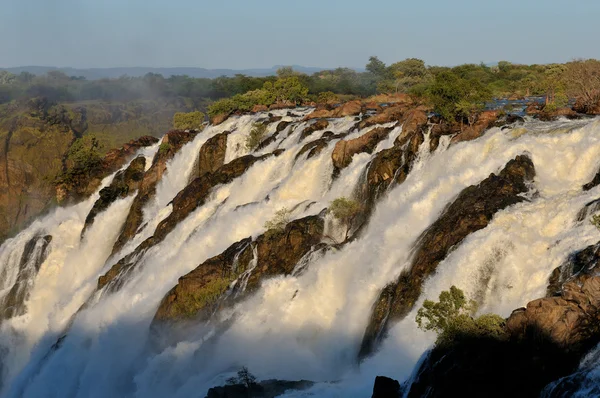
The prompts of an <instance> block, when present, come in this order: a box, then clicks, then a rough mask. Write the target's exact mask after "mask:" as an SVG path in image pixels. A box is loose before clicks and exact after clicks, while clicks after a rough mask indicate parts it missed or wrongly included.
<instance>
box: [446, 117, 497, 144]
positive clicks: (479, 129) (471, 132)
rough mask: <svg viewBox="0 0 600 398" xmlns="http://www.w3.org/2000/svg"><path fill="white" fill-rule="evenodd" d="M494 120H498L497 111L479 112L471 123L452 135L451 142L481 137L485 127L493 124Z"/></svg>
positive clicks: (487, 127)
mask: <svg viewBox="0 0 600 398" xmlns="http://www.w3.org/2000/svg"><path fill="white" fill-rule="evenodd" d="M496 120H498V111H483V112H481V113H480V114H479V116H478V117H477V120H476V121H475V123H473V125H471V126H467V127H465V128H464V129H463V130H462V131H461V132H460V133H458V134H457V135H455V136H454V137H452V141H451V143H452V144H456V143H458V142H462V141H471V140H474V139H476V138H479V137H481V136H482V135H483V133H484V132H485V131H486V130H487V129H489V128H490V127H492V126H493V125H494V123H495V122H496Z"/></svg>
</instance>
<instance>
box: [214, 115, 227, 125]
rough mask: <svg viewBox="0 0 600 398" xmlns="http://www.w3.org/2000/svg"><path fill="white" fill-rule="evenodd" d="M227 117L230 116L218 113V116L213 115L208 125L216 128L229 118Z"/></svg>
mask: <svg viewBox="0 0 600 398" xmlns="http://www.w3.org/2000/svg"><path fill="white" fill-rule="evenodd" d="M229 115H230V114H228V113H219V114H218V115H215V116H213V117H211V118H210V124H212V125H213V126H218V125H219V124H221V123H223V122H224V121H225V120H227V119H228V118H229Z"/></svg>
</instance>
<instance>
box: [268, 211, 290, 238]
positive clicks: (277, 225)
mask: <svg viewBox="0 0 600 398" xmlns="http://www.w3.org/2000/svg"><path fill="white" fill-rule="evenodd" d="M290 217H291V212H290V211H289V210H288V209H287V208H285V207H283V208H281V209H279V210H277V211H276V212H275V217H273V219H272V220H269V221H267V222H266V223H265V229H266V230H267V232H266V233H267V235H273V234H275V233H277V232H283V230H284V229H285V226H286V225H287V224H288V223H289V222H290Z"/></svg>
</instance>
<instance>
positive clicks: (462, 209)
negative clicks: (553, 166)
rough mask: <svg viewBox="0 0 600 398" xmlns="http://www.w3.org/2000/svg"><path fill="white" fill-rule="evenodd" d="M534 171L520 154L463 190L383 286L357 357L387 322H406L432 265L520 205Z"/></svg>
mask: <svg viewBox="0 0 600 398" xmlns="http://www.w3.org/2000/svg"><path fill="white" fill-rule="evenodd" d="M534 176H535V170H534V167H533V163H532V162H531V160H530V159H529V158H528V157H527V156H524V155H521V156H517V157H516V158H515V159H513V160H511V161H510V162H508V163H507V165H506V166H505V168H504V169H503V170H502V171H501V172H500V173H499V174H498V175H495V174H491V175H490V176H489V177H488V178H486V179H485V180H483V181H482V182H481V183H480V184H478V185H472V186H470V187H468V188H465V189H464V190H463V191H462V192H461V193H460V194H459V196H458V197H457V198H456V200H455V201H454V202H453V203H452V204H451V205H450V206H449V207H448V208H447V209H446V210H445V211H444V213H443V214H442V215H441V216H440V218H438V220H437V221H435V222H434V223H433V224H432V225H431V226H430V227H429V228H428V229H427V230H426V231H425V232H424V233H423V235H422V236H421V237H420V238H419V240H418V241H417V244H416V250H415V255H414V257H413V260H412V265H411V267H410V269H409V270H408V271H406V272H403V273H402V274H401V275H400V276H399V278H398V279H397V280H396V281H395V282H394V283H391V284H390V285H388V286H386V287H385V288H384V289H383V291H382V293H381V294H380V296H379V298H378V299H377V301H376V302H375V305H374V308H373V312H372V316H371V320H370V322H369V325H368V326H367V330H366V332H365V336H364V339H363V343H362V346H361V351H360V356H361V357H364V356H366V355H368V354H370V353H371V352H372V351H373V350H374V349H375V347H376V345H377V343H378V341H379V340H380V338H381V337H382V336H383V335H384V334H385V333H386V331H387V328H388V326H389V324H390V322H394V321H397V320H399V319H402V318H403V317H405V316H406V315H407V314H408V313H409V312H410V310H411V309H412V308H413V306H414V303H415V302H416V301H417V300H418V298H419V296H420V294H421V286H422V284H423V282H424V281H425V279H427V278H428V277H429V276H430V275H431V274H432V273H434V272H435V270H436V268H437V265H438V264H439V263H440V262H441V261H442V260H443V259H444V258H446V256H447V255H448V253H449V252H450V250H451V249H452V248H453V247H455V246H456V245H458V244H460V243H461V242H462V241H463V239H464V238H466V237H467V236H468V235H469V234H471V233H473V232H475V231H478V230H480V229H483V228H485V227H486V226H487V225H488V223H489V222H490V221H491V219H492V218H493V216H494V214H495V213H496V212H498V211H499V210H502V209H504V208H506V207H508V206H511V205H514V204H516V203H519V202H522V201H523V200H524V198H523V197H522V196H519V195H520V194H522V193H525V192H527V191H528V187H527V182H529V181H532V180H533V178H534Z"/></svg>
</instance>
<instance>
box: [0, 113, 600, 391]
mask: <svg viewBox="0 0 600 398" xmlns="http://www.w3.org/2000/svg"><path fill="white" fill-rule="evenodd" d="M306 112H307V111H299V112H295V113H296V114H299V115H300V117H301V116H303V115H304V114H305V113H306ZM274 113H275V115H280V116H284V117H283V120H284V121H290V122H293V123H292V124H291V125H290V126H288V127H286V129H284V130H283V131H282V132H280V134H279V136H278V138H277V140H276V141H275V142H274V143H272V144H270V145H269V146H268V147H267V148H264V149H263V150H261V151H260V152H259V153H258V154H264V153H268V152H270V151H272V150H274V149H276V148H284V149H286V150H285V152H284V153H283V154H281V155H279V156H278V157H269V158H266V159H264V160H261V161H259V162H256V163H255V164H254V165H253V166H252V167H251V168H250V169H249V170H247V171H246V173H244V175H243V176H241V177H239V178H237V179H235V180H234V181H233V182H231V183H229V184H226V185H223V186H218V187H216V188H215V189H213V191H212V193H211V195H210V197H209V198H208V199H207V201H206V203H205V204H204V205H203V206H201V207H199V208H198V209H196V210H195V211H194V212H192V213H191V214H190V215H189V216H188V217H187V218H186V219H185V220H184V221H182V222H181V223H180V224H179V225H178V226H177V228H176V229H175V230H173V231H172V232H171V233H170V234H169V235H167V237H166V238H165V239H164V241H162V242H161V243H159V244H158V245H156V246H155V247H152V248H151V249H149V250H148V251H147V252H146V253H144V254H143V256H142V257H141V258H140V259H139V260H138V264H137V266H136V269H135V270H134V271H133V272H132V273H131V274H130V275H129V276H128V279H127V281H126V283H125V284H124V285H123V287H122V288H121V289H120V290H119V291H117V292H115V293H112V294H104V295H102V296H99V297H97V298H96V300H95V301H93V302H92V303H91V304H90V305H89V306H88V307H87V308H86V309H84V310H82V311H80V312H78V313H77V310H78V309H79V307H80V306H81V304H82V303H83V302H85V301H86V300H87V298H88V297H89V296H90V295H91V294H92V292H93V291H94V288H95V285H96V282H97V277H98V276H99V275H100V274H101V273H102V271H106V270H107V269H108V267H110V266H111V265H112V264H113V263H114V262H115V261H116V260H117V259H118V258H113V259H110V260H109V261H106V259H107V257H108V256H109V254H110V251H111V248H112V243H113V242H114V240H115V239H116V235H117V234H118V231H119V226H120V225H121V224H122V222H123V221H124V219H125V218H126V216H127V211H128V208H129V206H130V205H131V202H132V200H133V198H132V197H130V198H127V199H124V200H120V201H117V202H115V203H114V204H113V205H112V206H111V207H110V208H109V209H108V210H107V211H106V212H103V213H101V214H100V215H98V217H97V218H96V221H95V222H94V224H93V225H92V227H91V228H90V230H89V231H88V232H87V233H86V236H85V238H84V240H83V241H82V242H79V241H78V237H79V233H80V231H81V227H82V226H83V220H84V219H85V216H86V215H87V212H88V211H89V209H90V208H91V206H92V204H93V200H94V198H95V197H96V196H97V195H96V196H95V197H93V198H90V199H89V200H88V201H86V202H83V203H81V204H79V205H77V206H74V207H70V208H65V209H57V210H56V211H55V213H54V214H52V215H50V216H47V217H46V218H44V219H41V220H40V221H37V222H36V223H34V224H33V225H32V226H31V227H30V228H28V229H27V230H25V231H23V232H22V233H21V234H20V235H19V236H17V237H16V238H14V239H12V240H9V241H7V242H5V244H4V245H3V246H2V248H1V249H0V250H1V252H0V261H1V263H0V267H1V268H0V272H3V273H4V274H6V275H10V277H7V278H6V279H5V282H3V285H2V286H1V287H2V289H6V288H7V286H8V285H10V282H6V281H10V280H13V279H14V278H16V275H14V274H15V272H14V269H13V267H14V266H15V261H17V262H18V261H19V258H20V254H19V250H21V251H22V248H23V247H24V245H25V243H26V242H27V240H28V239H29V238H31V237H33V236H35V235H36V234H38V231H40V230H43V231H45V232H44V234H51V235H52V236H53V237H54V239H53V241H52V243H51V252H50V255H49V256H48V258H47V260H46V261H45V262H44V264H43V265H42V268H41V269H40V272H39V274H38V276H37V277H36V279H35V281H34V288H33V289H32V291H31V296H30V299H29V301H28V302H27V309H28V311H27V313H26V314H25V315H23V316H21V317H17V318H14V319H11V320H9V321H7V322H5V323H4V324H3V325H2V331H1V333H2V334H1V335H0V341H1V342H2V343H3V344H2V345H3V346H5V347H7V349H8V355H7V356H5V357H3V366H4V380H5V384H4V386H3V396H10V397H13V396H14V397H17V396H24V397H39V396H50V397H106V396H124V397H164V396H171V397H189V396H204V394H205V392H206V390H207V389H208V388H210V387H212V386H214V385H219V384H223V383H224V382H225V379H226V378H228V377H230V376H231V375H232V374H234V373H235V372H236V371H237V370H238V369H239V368H240V367H241V366H247V367H248V368H249V369H250V370H251V372H252V373H254V374H255V375H256V376H257V378H258V379H270V378H278V379H288V380H299V379H308V380H314V381H317V382H319V383H318V384H317V385H316V386H315V387H313V388H312V389H311V390H309V391H306V392H294V393H290V394H289V396H306V395H307V394H314V395H316V396H331V397H348V396H362V397H364V396H369V395H370V394H371V391H372V386H373V381H374V377H375V375H386V376H390V377H394V378H396V379H399V380H404V379H406V378H407V377H409V375H410V373H411V371H412V369H413V367H414V365H415V364H416V363H417V361H418V359H419V357H420V356H421V354H422V353H423V352H424V351H425V350H426V349H427V348H428V347H429V346H430V344H431V343H432V342H433V340H434V336H432V335H430V334H427V333H424V332H422V331H420V330H418V329H417V328H416V324H415V322H414V315H415V314H414V312H413V313H411V314H410V315H409V316H408V317H406V318H405V319H404V320H402V321H401V322H399V323H398V324H396V325H395V326H393V327H392V329H391V332H390V335H389V337H388V338H387V340H385V341H384V343H383V347H382V349H381V350H380V351H379V352H378V353H377V354H375V355H374V356H373V357H371V358H369V359H367V360H366V361H364V362H363V363H362V365H361V366H358V365H357V363H356V356H357V353H358V349H359V346H360V342H361V340H362V337H363V333H364V330H365V327H366V325H367V322H368V319H369V316H370V311H371V306H372V305H373V302H374V300H375V298H376V297H377V295H378V293H379V291H380V289H381V288H382V287H383V286H385V285H386V284H387V283H388V282H390V281H392V280H394V279H395V277H396V276H397V275H398V274H399V273H400V272H401V270H402V269H404V268H405V267H407V266H408V265H409V256H410V251H411V249H412V247H413V245H414V243H415V240H416V239H417V238H418V237H419V235H420V234H421V233H422V232H423V231H424V230H425V229H426V228H427V227H428V226H429V225H431V224H432V223H433V222H434V221H435V220H436V219H437V218H438V217H439V215H440V214H441V212H442V211H443V209H444V208H445V207H446V206H447V205H448V204H449V203H451V202H452V200H453V199H455V198H456V196H457V195H458V194H459V193H460V192H461V191H462V190H463V189H464V188H466V187H468V186H470V185H473V184H477V183H479V182H480V181H482V180H483V179H485V178H487V177H488V176H489V174H490V173H495V172H498V171H499V170H501V169H502V168H503V167H504V165H505V164H506V163H507V162H508V161H509V160H511V159H513V158H514V157H515V156H517V155H520V154H523V153H527V154H529V156H530V157H531V159H532V160H533V163H534V165H535V168H536V173H537V175H536V178H535V181H534V183H533V185H532V187H531V192H530V193H529V194H528V195H527V197H528V198H529V199H530V201H527V202H523V203H520V204H517V205H515V206H512V207H510V208H507V209H504V210H502V211H500V212H499V213H498V214H496V215H495V217H494V219H493V220H492V222H491V223H490V224H489V226H488V227H487V228H484V229H482V230H480V231H477V232H475V233H473V234H472V235H470V236H469V237H467V238H466V239H465V241H464V242H463V243H462V244H461V245H460V246H459V247H458V248H457V249H456V250H455V251H453V252H452V253H451V254H450V255H449V256H448V257H447V258H446V259H445V260H444V261H443V262H441V263H440V265H439V266H438V272H437V273H436V274H434V275H433V276H432V277H431V278H429V279H428V280H427V281H426V283H425V285H424V287H423V292H424V293H423V295H422V297H421V298H420V301H422V300H424V299H426V298H430V299H435V298H437V296H438V295H439V293H440V292H441V291H442V290H447V289H448V288H449V287H450V286H451V285H456V286H459V287H461V288H462V289H464V290H465V291H466V292H467V293H468V294H469V295H471V296H473V297H477V298H478V299H479V300H480V302H481V311H482V312H497V313H499V314H501V315H503V316H507V315H508V314H509V313H510V311H511V310H512V309H514V308H517V307H520V306H523V305H524V304H526V303H527V302H528V301H530V300H532V299H535V298H538V297H541V296H542V295H543V294H544V292H545V289H546V285H547V279H548V276H549V275H550V273H551V272H552V270H553V269H554V268H555V267H557V266H559V265H560V264H561V263H562V262H564V260H565V259H566V258H567V256H568V255H569V254H570V253H572V252H573V251H576V250H579V249H582V248H584V247H586V246H587V245H589V244H592V243H596V242H597V241H598V240H600V233H599V232H598V231H597V230H596V229H595V228H594V227H593V226H592V225H591V224H590V223H589V222H587V221H586V222H580V223H577V222H576V217H577V213H578V212H579V210H580V209H581V208H582V207H583V205H584V204H585V203H587V202H589V201H590V200H592V199H596V198H597V197H598V196H600V188H595V189H592V190H591V191H588V192H585V193H584V192H582V190H581V185H583V184H585V183H587V182H589V181H590V180H591V178H592V177H593V175H594V174H595V172H596V171H597V169H598V167H599V166H600V122H598V121H596V120H592V121H589V120H588V121H585V122H566V121H560V122H555V123H539V122H535V123H528V124H526V125H525V127H524V129H519V130H515V131H511V130H505V131H500V130H499V129H492V130H490V131H489V132H487V133H486V134H485V135H484V136H483V137H482V138H480V139H478V140H475V141H472V142H466V143H461V144H458V145H454V146H450V147H448V144H449V141H448V140H447V139H443V140H442V142H441V144H440V148H439V149H438V150H437V151H436V152H434V153H429V152H428V148H429V142H428V140H426V141H425V143H424V144H423V145H422V147H421V150H420V152H419V159H418V160H417V163H416V164H415V166H414V168H413V170H412V172H411V173H410V174H409V176H408V178H407V179H406V181H405V182H404V183H403V184H401V185H400V186H396V187H393V188H392V189H390V190H389V192H388V193H387V195H386V196H384V197H383V198H381V199H380V201H379V202H378V204H377V206H376V208H375V211H374V212H373V214H372V216H371V220H370V223H369V226H368V227H367V228H366V230H364V232H363V233H362V235H361V237H360V238H359V239H357V240H355V241H353V242H352V243H349V244H347V245H345V246H344V247H343V248H341V249H339V250H330V251H328V252H326V253H319V254H314V255H311V256H309V257H307V259H308V263H307V268H306V269H305V271H304V272H299V273H294V274H293V275H290V276H279V277H275V278H272V279H269V280H266V281H264V282H263V283H262V287H261V288H260V289H259V290H258V292H257V293H256V294H255V295H253V296H252V297H250V298H248V299H246V300H245V301H244V302H241V303H239V304H237V305H236V306H235V308H233V309H231V310H228V311H225V312H223V313H222V314H221V316H220V318H221V320H225V319H229V321H228V322H227V325H228V327H225V328H219V327H217V326H216V325H217V324H216V323H215V322H212V323H210V324H207V325H206V324H197V325H191V326H188V327H187V328H186V330H185V331H183V332H180V333H178V334H177V341H175V342H173V338H172V337H173V336H167V337H171V339H170V340H169V344H167V345H166V346H165V345H164V344H157V342H156V340H157V339H155V338H150V336H149V325H150V322H151V320H152V318H153V316H154V313H155V312H156V309H157V307H158V304H159V302H160V301H161V299H162V298H163V297H164V295H165V294H166V292H167V291H169V290H170V289H171V288H172V287H173V286H174V285H175V284H176V283H177V279H178V278H179V277H180V276H182V275H184V274H186V273H188V272H189V271H191V270H193V269H194V268H195V267H196V266H198V264H200V263H202V262H203V261H205V260H206V259H208V258H210V257H213V256H215V255H217V254H219V253H221V252H222V251H224V250H225V249H226V248H227V247H229V246H230V245H231V244H232V243H234V242H236V241H239V240H241V239H244V238H247V237H249V236H252V237H256V236H257V235H259V234H261V233H263V232H264V227H263V225H264V223H265V221H268V220H270V219H271V218H272V217H273V215H274V214H275V212H276V211H277V210H279V209H281V208H283V207H286V208H288V209H294V211H293V213H292V218H300V217H303V216H306V215H314V214H318V213H320V212H321V210H323V209H324V208H325V207H327V206H328V204H329V203H330V202H331V201H332V200H333V199H335V198H337V197H340V196H347V197H350V196H351V195H352V192H353V191H354V189H355V187H356V184H357V183H358V182H359V181H360V178H361V176H362V174H363V173H364V171H365V168H366V167H367V164H368V162H369V161H370V160H371V159H372V157H373V156H374V155H375V154H372V155H369V154H364V153H363V154H357V155H355V157H354V158H353V162H352V163H351V164H350V165H349V166H348V167H347V168H345V169H343V170H342V172H341V174H340V176H339V177H338V178H337V179H336V180H332V178H331V175H332V171H333V167H332V164H331V151H332V150H333V147H334V145H335V141H332V142H330V143H329V145H328V147H327V148H326V149H324V150H323V151H322V152H321V153H320V154H319V155H317V156H315V157H313V158H310V159H307V158H306V155H305V156H301V157H298V159H296V154H297V153H298V151H299V150H300V149H301V147H302V146H303V145H304V144H305V143H306V142H308V141H310V140H314V139H317V138H319V137H320V136H321V135H322V133H323V132H322V131H321V132H315V133H313V135H311V136H310V137H309V138H307V139H306V140H304V141H303V142H300V134H301V131H302V130H303V129H304V128H305V127H306V126H307V125H308V123H307V122H302V121H301V120H300V117H290V116H285V115H287V112H286V111H277V112H274ZM265 118H266V114H260V115H255V116H242V117H236V118H231V119H230V120H228V121H226V122H225V123H224V124H223V125H220V126H216V127H209V128H208V129H207V130H205V131H204V132H203V133H201V134H200V135H199V136H198V137H196V139H195V140H194V141H193V142H191V143H189V144H187V145H186V146H184V147H183V148H182V150H181V151H180V152H179V153H178V154H177V155H176V156H175V157H174V158H173V159H172V160H171V161H170V162H169V164H168V166H167V172H166V174H165V176H164V177H163V180H162V181H161V182H160V183H159V185H158V187H157V195H156V198H155V200H154V201H152V202H151V203H149V204H148V205H147V206H146V208H145V209H144V215H145V222H148V227H146V228H145V229H144V230H142V232H141V233H140V234H138V236H136V237H135V238H134V239H133V240H132V241H131V242H130V243H129V244H128V245H126V246H125V248H124V249H123V250H122V251H121V253H120V254H119V255H118V256H115V257H120V256H122V255H123V254H124V253H128V252H131V251H132V250H133V249H134V248H135V247H136V246H137V245H138V244H139V243H140V242H141V241H143V240H144V239H146V238H147V237H148V236H151V234H152V233H153V231H154V228H155V227H156V225H157V224H158V222H160V220H162V219H163V218H164V217H166V216H167V215H168V214H169V213H170V211H171V209H170V206H169V205H168V203H169V202H170V201H171V200H172V198H173V197H174V196H175V195H176V194H177V193H178V192H179V190H181V189H183V188H184V187H185V185H186V184H187V182H188V180H189V176H190V175H191V172H192V168H193V167H194V164H195V160H196V156H197V153H198V150H199V149H200V147H201V146H202V144H203V143H204V142H205V141H206V140H207V139H208V138H210V137H211V136H213V135H214V134H217V133H220V132H223V131H231V132H232V133H231V134H230V135H229V136H228V149H227V154H226V161H230V160H233V159H235V158H237V157H239V156H243V155H246V154H247V153H248V149H247V148H246V147H245V145H244V144H245V137H246V136H247V135H248V133H249V132H250V130H251V128H252V124H253V123H254V122H256V121H258V120H264V119H265ZM354 123H355V121H354V120H353V118H343V119H337V120H333V121H331V122H330V125H329V126H328V128H327V129H325V130H329V131H332V132H334V133H336V134H337V133H344V132H347V131H348V129H349V128H351V127H352V126H353V125H354ZM276 125H277V123H273V124H271V125H270V126H269V129H268V132H269V133H272V132H274V131H275V126H276ZM366 131H368V130H364V131H362V132H355V133H353V134H352V135H350V136H349V138H354V137H356V136H359V135H360V134H363V133H364V132H366ZM400 133H401V127H395V128H394V130H393V131H392V132H391V133H390V136H389V137H388V139H386V140H384V141H382V142H381V143H380V144H379V145H378V147H377V149H376V152H377V151H380V150H383V149H386V148H389V147H391V146H392V145H393V142H394V139H395V138H396V137H397V136H398V135H399V134H400ZM76 238H77V239H76ZM15 259H16V260H15ZM258 261H259V262H260V259H258ZM2 291H3V292H4V290H2ZM419 304H420V302H419V303H417V306H416V307H418V306H419ZM76 313H77V314H76ZM74 314H76V315H75V317H74V318H73V319H72V317H73V315H74ZM71 319H72V325H71V327H70V329H69V331H68V334H67V337H66V338H65V339H64V340H63V341H62V344H61V347H60V348H59V349H58V350H56V351H53V352H51V353H49V349H50V346H51V345H52V344H53V343H54V342H56V339H57V337H59V336H60V335H61V334H62V333H63V331H64V329H65V328H66V327H67V325H68V324H69V321H70V320H71ZM164 333H166V334H167V335H168V333H169V332H168V331H165V332H164ZM159 337H160V336H159ZM163 337H164V336H163ZM158 340H161V339H160V338H159V339H158ZM163 340H166V339H163Z"/></svg>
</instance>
